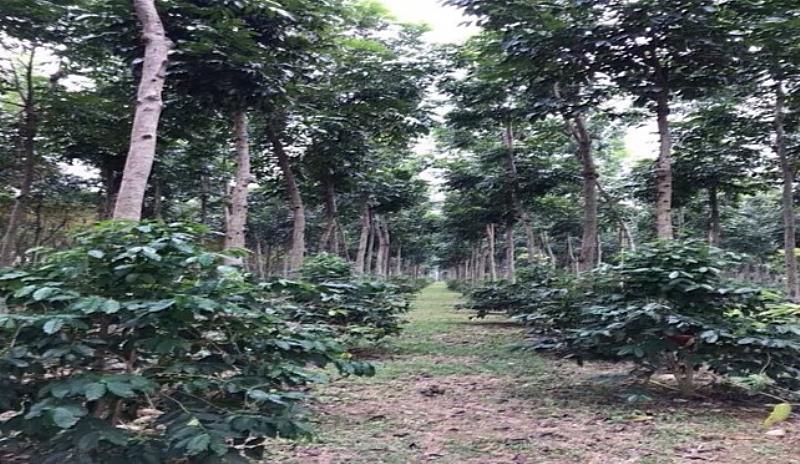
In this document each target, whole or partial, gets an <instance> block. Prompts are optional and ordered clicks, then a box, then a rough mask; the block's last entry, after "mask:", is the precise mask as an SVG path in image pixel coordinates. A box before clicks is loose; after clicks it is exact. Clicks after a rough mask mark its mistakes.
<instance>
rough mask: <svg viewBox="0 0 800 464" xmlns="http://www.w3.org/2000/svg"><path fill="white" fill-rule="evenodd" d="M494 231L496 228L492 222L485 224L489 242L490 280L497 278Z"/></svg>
mask: <svg viewBox="0 0 800 464" xmlns="http://www.w3.org/2000/svg"><path fill="white" fill-rule="evenodd" d="M495 231H496V229H495V225H494V224H487V225H486V240H487V241H488V242H489V245H488V248H489V280H491V281H492V282H494V281H495V280H497V250H496V248H495V246H496V244H497V241H496V235H497V234H496V233H495Z"/></svg>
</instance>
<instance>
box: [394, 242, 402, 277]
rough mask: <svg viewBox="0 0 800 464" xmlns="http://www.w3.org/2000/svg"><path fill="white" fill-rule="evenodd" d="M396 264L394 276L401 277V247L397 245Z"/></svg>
mask: <svg viewBox="0 0 800 464" xmlns="http://www.w3.org/2000/svg"><path fill="white" fill-rule="evenodd" d="M395 259H397V262H395V265H396V267H395V275H396V276H401V275H403V247H402V245H400V244H398V245H397V258H395Z"/></svg>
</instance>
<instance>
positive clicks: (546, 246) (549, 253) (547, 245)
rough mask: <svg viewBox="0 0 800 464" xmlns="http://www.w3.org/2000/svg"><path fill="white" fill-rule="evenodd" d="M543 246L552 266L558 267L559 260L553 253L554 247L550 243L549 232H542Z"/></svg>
mask: <svg viewBox="0 0 800 464" xmlns="http://www.w3.org/2000/svg"><path fill="white" fill-rule="evenodd" d="M542 245H543V246H544V249H545V251H546V252H547V257H548V258H550V265H551V266H553V267H554V268H555V267H558V259H557V258H556V254H555V252H554V251H553V245H552V244H551V243H550V236H549V235H547V232H542Z"/></svg>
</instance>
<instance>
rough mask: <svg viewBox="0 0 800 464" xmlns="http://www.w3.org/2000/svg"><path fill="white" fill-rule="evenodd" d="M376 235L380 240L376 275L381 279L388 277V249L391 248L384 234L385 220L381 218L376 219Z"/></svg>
mask: <svg viewBox="0 0 800 464" xmlns="http://www.w3.org/2000/svg"><path fill="white" fill-rule="evenodd" d="M375 235H376V237H377V238H378V252H377V256H376V260H375V274H377V275H378V276H379V277H384V276H385V275H386V255H387V253H386V248H388V247H389V244H388V243H387V240H386V235H385V234H384V224H383V218H381V217H380V216H376V217H375Z"/></svg>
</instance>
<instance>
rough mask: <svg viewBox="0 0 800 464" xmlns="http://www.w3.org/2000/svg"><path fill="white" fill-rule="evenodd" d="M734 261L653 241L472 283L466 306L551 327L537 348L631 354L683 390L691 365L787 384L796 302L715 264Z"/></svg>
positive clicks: (797, 344)
mask: <svg viewBox="0 0 800 464" xmlns="http://www.w3.org/2000/svg"><path fill="white" fill-rule="evenodd" d="M738 259H739V257H738V256H736V255H733V254H730V253H724V252H722V251H720V250H718V249H715V248H710V247H708V246H707V245H705V244H703V243H699V242H679V241H672V242H661V243H655V244H652V245H647V246H644V247H642V248H640V249H639V251H637V252H634V253H629V254H626V255H624V256H623V258H622V259H621V264H619V265H617V266H613V267H610V266H607V267H603V268H600V269H597V270H595V271H593V272H590V273H585V274H583V275H581V276H578V277H574V276H563V275H562V276H558V275H549V276H548V275H547V274H539V275H537V276H536V278H530V279H526V280H525V281H521V282H520V283H517V284H514V285H511V284H508V283H504V282H500V283H496V284H491V285H488V286H485V287H480V288H477V289H475V290H473V291H472V292H470V293H469V299H468V303H467V305H466V306H467V307H468V308H471V309H474V310H476V311H478V314H479V315H483V314H486V313H487V312H490V311H505V312H507V313H509V314H510V315H512V316H514V317H515V318H516V319H518V320H522V321H525V322H527V323H529V324H532V325H534V326H536V327H538V328H540V329H544V330H547V331H549V332H551V333H555V334H557V335H559V337H558V340H559V342H556V343H552V341H547V342H546V343H542V344H541V345H540V346H539V348H553V347H559V348H560V349H562V350H564V351H565V352H567V353H569V354H570V355H571V356H572V357H576V358H579V359H582V358H600V359H607V360H612V361H632V362H634V363H635V364H636V365H637V371H638V372H639V373H643V374H646V375H650V374H652V373H654V372H656V371H659V370H663V369H666V370H668V371H669V372H671V373H673V374H674V375H675V376H676V378H677V380H678V381H679V383H680V384H681V386H682V387H684V388H685V389H686V390H687V391H689V390H691V388H692V386H693V376H694V371H695V369H696V368H698V367H699V366H704V367H706V368H708V369H709V370H711V371H712V372H715V373H717V374H721V375H724V376H727V377H728V378H730V379H731V380H735V379H743V378H750V377H752V376H754V375H759V376H765V378H767V379H769V381H768V382H766V383H765V382H761V384H762V385H764V386H766V387H767V388H784V387H785V388H795V389H796V388H797V387H798V386H800V377H799V374H800V364H798V362H797V359H798V356H800V324H798V320H797V318H796V314H797V310H796V308H795V307H794V306H786V305H776V304H774V300H775V295H773V294H770V293H768V292H764V291H762V290H760V289H757V288H749V287H738V286H730V285H726V283H725V282H724V281H723V279H722V278H721V273H722V270H723V269H725V268H726V267H727V266H730V265H731V264H734V263H736V262H738ZM767 308H769V310H767ZM738 383H739V384H740V385H743V384H742V383H741V382H738Z"/></svg>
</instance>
